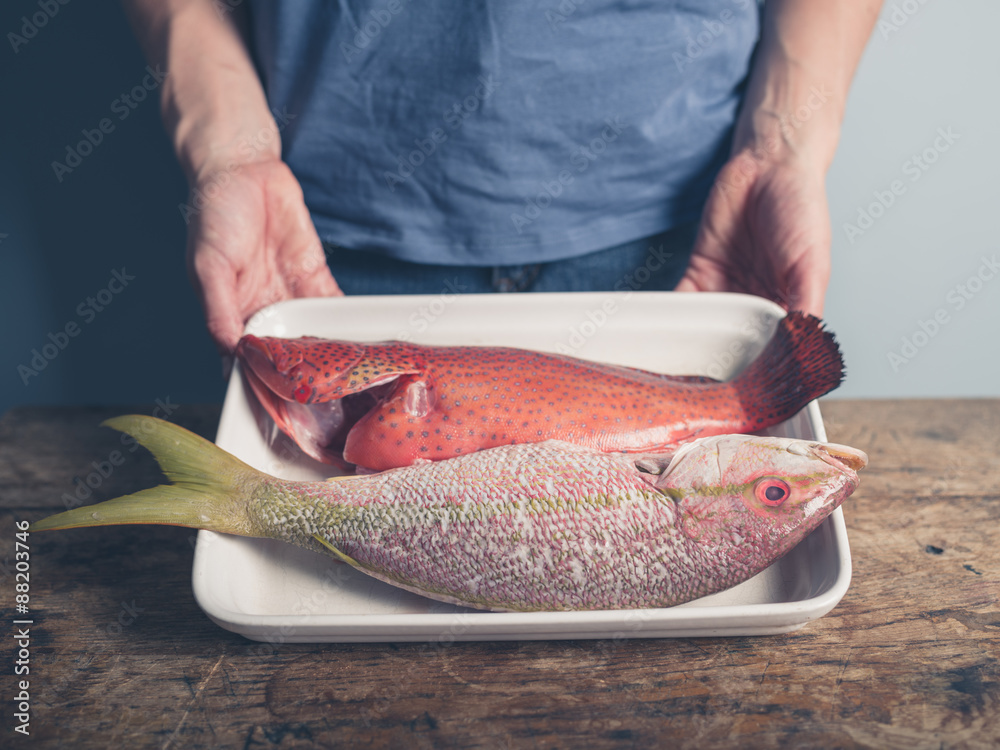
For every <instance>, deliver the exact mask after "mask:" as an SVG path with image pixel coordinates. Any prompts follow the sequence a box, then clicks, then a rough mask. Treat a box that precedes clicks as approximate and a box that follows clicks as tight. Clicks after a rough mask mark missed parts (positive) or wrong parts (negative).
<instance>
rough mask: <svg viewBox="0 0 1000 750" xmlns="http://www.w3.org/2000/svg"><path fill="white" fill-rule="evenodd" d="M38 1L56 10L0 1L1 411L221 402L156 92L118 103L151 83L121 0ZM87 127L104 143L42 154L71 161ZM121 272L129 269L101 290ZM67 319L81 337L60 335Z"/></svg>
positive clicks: (181, 194)
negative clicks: (64, 168) (62, 167)
mask: <svg viewBox="0 0 1000 750" xmlns="http://www.w3.org/2000/svg"><path fill="white" fill-rule="evenodd" d="M43 3H45V5H46V6H47V7H49V8H50V10H52V9H53V8H57V9H58V10H57V12H56V13H55V14H54V15H53V16H51V18H50V17H48V16H47V14H46V13H45V11H44V10H43V8H42V6H40V5H39V2H38V0H34V2H29V1H26V0H7V1H6V2H4V3H3V4H2V10H0V33H2V34H3V38H2V39H0V314H2V318H0V320H2V322H0V332H2V336H3V338H2V342H3V346H2V347H0V413H2V412H4V411H6V410H7V409H9V408H10V407H11V406H14V405H17V404H99V403H104V404H113V403H129V402H132V403H135V402H152V401H154V400H155V399H157V398H160V399H166V398H169V399H170V400H171V401H172V402H174V403H192V402H204V401H219V400H221V398H222V395H223V392H224V383H223V381H222V378H221V369H220V365H219V360H218V357H217V356H216V353H215V349H214V346H213V345H212V343H211V340H210V339H209V337H208V334H207V333H206V332H205V329H204V324H203V321H202V316H201V310H200V307H199V306H198V302H197V299H196V298H195V296H194V293H193V291H192V290H191V287H190V284H189V283H188V280H187V274H186V270H185V265H184V242H185V225H184V221H183V219H182V217H181V214H180V212H179V211H178V208H177V206H178V204H179V203H181V202H182V201H184V200H185V198H186V186H185V181H184V177H183V175H182V173H181V171H180V168H179V167H178V166H177V163H176V161H175V159H174V156H173V152H172V150H171V148H170V144H169V142H168V140H167V137H166V135H165V133H164V131H163V128H162V126H161V124H160V117H159V89H158V88H157V89H156V90H153V91H151V92H149V93H148V94H147V95H146V96H145V99H144V100H143V101H141V102H133V104H134V108H132V107H130V106H129V104H127V103H126V102H125V101H123V100H122V99H121V97H122V95H123V94H124V95H126V96H128V95H129V92H130V91H132V89H133V88H134V87H136V86H139V87H140V88H141V87H142V84H143V81H144V79H145V82H146V84H147V85H154V79H153V78H152V77H150V76H149V75H148V73H147V70H146V62H145V60H144V59H143V57H142V53H141V51H140V49H139V47H138V44H137V43H136V42H135V40H134V38H133V36H132V34H131V31H130V29H129V27H128V24H127V22H126V19H125V15H124V13H123V11H122V10H121V8H120V7H119V5H118V4H117V3H114V2H110V1H109V0H99V1H97V2H84V0H70V1H69V2H68V3H67V4H66V5H59V4H58V3H57V2H55V0H52V1H51V3H49V2H48V0H43ZM24 17H27V20H28V21H29V23H30V25H28V26H27V27H26V26H25V19H24ZM33 18H34V20H33ZM43 18H44V19H45V21H46V22H45V25H44V26H37V25H36V24H35V22H34V21H37V20H42V19H43ZM33 29H34V31H35V33H34V34H33V36H31V38H28V35H29V34H31V32H32V30H33ZM15 35H16V36H15ZM18 37H20V39H19V38H18ZM22 40H24V41H23V42H22ZM15 45H16V46H17V50H16V51H15V50H14V46H15ZM139 93H140V92H137V95H138V94H139ZM126 114H127V116H125V115H126ZM105 119H106V121H105V123H104V126H105V130H106V131H109V132H105V133H100V124H101V121H102V120H105ZM84 130H87V131H91V133H90V135H91V139H92V140H95V141H96V140H97V139H98V134H99V133H100V143H99V144H98V145H96V146H94V147H93V148H92V151H91V153H89V154H87V155H86V156H83V157H82V158H81V160H80V162H79V164H78V166H76V167H74V168H72V171H71V172H64V173H62V174H61V175H57V174H56V172H55V170H54V169H53V166H52V163H53V162H55V161H58V162H61V163H64V164H65V163H66V162H67V147H72V148H73V149H74V150H75V149H76V145H77V144H78V143H79V142H80V141H85V134H84V133H83V132H81V131H84ZM81 150H82V151H84V152H86V151H87V147H86V146H84V147H83V148H82V149H81ZM69 158H70V160H71V163H72V162H73V159H72V157H69ZM60 177H61V178H62V179H61V181H60V179H59V178H60ZM122 269H124V270H125V273H126V274H127V276H131V277H134V278H133V279H131V280H129V281H128V284H127V286H124V287H121V282H119V281H116V282H115V283H113V284H111V290H109V282H110V281H111V280H112V278H113V274H114V272H116V271H117V272H118V273H119V274H120V273H121V271H122ZM102 290H104V291H103V292H102ZM112 290H117V291H116V292H115V293H112ZM109 297H110V303H109V304H108V305H107V306H106V307H103V306H102V305H101V300H104V301H107V300H108V299H109ZM88 298H93V299H94V300H95V302H96V305H91V304H90V303H89V302H88ZM81 305H82V307H81ZM98 306H101V307H103V309H101V310H100V311H98V310H97V307H98ZM67 325H69V330H70V332H73V331H77V335H75V336H73V337H69V336H66V335H65V333H63V334H62V335H60V333H59V332H65V330H66V328H67ZM74 326H75V328H74ZM50 334H52V336H53V337H54V338H55V339H56V342H55V343H52V338H51V337H50ZM48 344H51V345H50V346H48V348H47V349H46V348H45V347H46V345H48ZM59 344H65V347H64V348H62V349H60V348H59V346H58V345H59ZM32 350H36V351H37V352H38V353H39V356H40V357H41V358H39V356H34V355H33V351H32ZM53 354H54V355H55V356H54V357H52V358H51V359H48V358H47V357H46V355H50V356H51V355H53ZM43 363H44V364H45V367H44V369H42V368H41V367H40V366H39V365H41V364H43ZM22 366H23V368H30V370H32V371H35V372H37V373H38V374H37V375H32V374H30V373H29V372H28V371H27V369H21V370H20V371H19V367H22ZM25 380H26V381H27V382H25Z"/></svg>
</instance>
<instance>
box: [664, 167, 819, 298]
mask: <svg viewBox="0 0 1000 750" xmlns="http://www.w3.org/2000/svg"><path fill="white" fill-rule="evenodd" d="M773 150H777V149H773ZM824 171H825V170H824V169H822V167H818V166H813V165H812V164H811V163H809V162H805V161H804V160H799V159H797V158H796V157H794V156H791V157H781V158H772V157H771V155H770V154H768V153H767V151H766V150H764V149H761V148H759V149H757V150H756V151H752V150H750V149H749V148H747V149H744V150H742V151H739V152H737V153H736V154H735V155H734V156H733V158H732V159H730V161H729V162H728V163H727V164H726V165H725V166H724V167H723V168H722V171H721V172H720V173H719V175H718V177H717V178H716V181H715V185H714V186H713V187H712V191H711V193H710V194H709V198H708V201H707V203H706V204H705V209H704V212H703V214H702V219H701V226H700V227H699V231H698V238H697V240H696V241H695V246H694V250H693V252H692V255H691V262H690V265H689V266H688V269H687V272H686V273H685V275H684V277H683V278H682V279H681V281H680V283H679V284H678V285H677V290H678V291H718V292H744V293H748V294H756V295H758V296H761V297H766V298H768V299H771V300H774V301H775V302H777V303H778V304H780V305H781V306H782V307H784V308H785V309H786V310H793V309H794V310H803V311H804V312H807V313H811V314H813V315H816V316H817V317H821V316H822V314H823V301H824V297H825V295H826V287H827V283H828V282H829V278H830V243H831V234H830V216H829V210H828V206H827V199H826V189H825V186H824Z"/></svg>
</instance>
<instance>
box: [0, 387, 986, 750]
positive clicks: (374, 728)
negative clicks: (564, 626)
mask: <svg viewBox="0 0 1000 750" xmlns="http://www.w3.org/2000/svg"><path fill="white" fill-rule="evenodd" d="M822 408H823V412H824V417H825V420H826V424H827V428H828V432H829V435H830V439H831V440H834V441H837V442H841V443H846V444H848V445H852V446H856V447H859V448H862V449H864V450H866V451H868V453H869V455H870V457H871V464H870V466H869V468H867V469H866V470H865V471H864V473H863V482H862V486H861V489H860V490H859V491H858V492H857V493H856V494H855V495H854V496H853V497H852V498H851V499H850V500H849V501H848V503H847V505H846V506H845V511H846V519H847V526H848V532H849V536H850V540H851V547H852V554H853V558H854V579H853V583H852V585H851V588H850V590H849V591H848V593H847V595H846V597H845V598H844V599H843V601H842V602H841V603H840V604H839V605H838V606H837V607H836V608H835V609H834V610H833V612H831V613H830V614H829V615H827V616H826V617H824V618H822V619H820V620H818V621H816V622H813V623H810V624H809V625H807V626H806V627H805V628H804V629H803V630H800V631H797V632H795V633H791V634H787V635H782V636H769V637H750V638H724V639H723V638H719V639H709V638H706V639H682V640H631V641H554V642H520V643H517V642H510V643H456V644H451V645H447V644H434V645H431V644H398V645H396V644H345V645H287V644H286V645H275V646H270V645H267V644H260V643H255V642H252V641H248V640H246V639H244V638H243V637H241V636H239V635H235V634H232V633H229V632H226V631H224V630H222V629H220V628H218V627H216V626H215V625H214V624H213V623H212V622H210V621H209V620H208V619H207V618H206V617H205V615H204V614H203V613H202V612H201V610H200V609H199V608H198V605H197V604H196V603H195V600H194V598H193V595H192V591H191V560H192V546H191V544H190V542H191V541H193V538H194V535H193V533H192V532H191V531H189V530H186V529H179V528H174V527H117V528H109V529H103V530H100V531H95V530H92V529H84V530H76V531H65V532H59V533H52V534H34V535H31V537H30V542H29V543H30V554H31V581H30V584H31V591H30V597H31V600H30V604H31V614H30V616H31V617H32V619H33V620H34V622H33V624H32V625H31V626H30V670H31V672H30V675H29V677H28V679H30V691H29V692H30V700H31V704H32V708H31V711H32V713H31V721H30V732H31V739H30V740H28V741H24V738H23V737H21V736H20V735H17V734H15V733H14V732H13V729H12V725H11V713H12V710H11V706H12V704H13V703H14V700H15V697H16V690H17V687H16V686H15V684H14V677H13V672H14V666H13V664H14V659H13V658H12V659H11V660H10V661H9V662H8V664H10V665H11V666H9V667H8V668H6V669H5V672H4V674H5V679H4V681H3V682H2V683H0V684H2V685H3V686H4V688H3V696H2V698H3V702H4V703H3V705H4V715H5V717H6V720H5V722H4V724H5V727H6V728H5V731H6V736H5V738H4V746H5V747H20V746H22V745H21V744H16V743H20V742H24V746H28V742H30V744H31V745H37V744H42V745H48V746H61V747H91V746H96V747H114V746H119V745H121V746H124V747H160V748H167V747H184V748H201V747H206V748H208V747H271V746H274V747H282V748H297V747H315V746H319V747H351V748H353V747H385V746H391V747H463V748H464V747H485V748H506V747H544V748H553V747H558V748H564V747H578V746H581V745H588V746H594V747H630V746H640V747H653V746H661V747H670V746H676V747H693V748H705V747H723V746H735V745H739V746H744V747H746V746H756V747H779V746H780V747H787V746H808V747H824V748H825V747H880V748H901V749H905V750H912V749H913V748H939V747H945V748H960V747H968V748H986V747H997V746H1000V666H998V657H1000V603H998V598H1000V456H998V453H1000V401H994V400H975V401H973V400H969V401H943V400H941V401H827V402H825V403H824V404H823V406H822ZM127 411H145V412H146V413H151V412H152V411H153V409H152V407H151V406H150V407H148V408H145V409H134V408H132V409H129V408H125V407H116V408H28V409H15V410H13V411H11V412H9V413H7V414H6V415H4V417H3V418H2V419H0V495H2V505H3V510H2V513H3V517H4V519H5V522H4V526H3V528H4V530H5V531H4V534H3V539H2V542H0V543H2V551H0V559H4V560H5V561H6V566H5V568H4V570H3V572H0V577H3V578H4V607H5V610H4V611H5V616H6V617H7V622H8V623H9V622H11V621H12V620H14V619H16V618H17V617H18V616H17V615H16V614H15V613H14V611H13V610H12V609H11V606H12V602H13V596H14V594H13V588H14V560H15V554H14V552H15V550H14V541H15V539H14V528H13V524H14V521H15V520H20V519H28V520H35V519H38V518H41V517H42V516H44V515H48V514H49V513H51V512H54V511H56V510H60V509H62V508H63V502H62V499H61V498H62V496H63V494H64V493H68V494H73V493H74V492H75V490H76V486H77V485H75V484H74V481H73V480H74V477H78V478H80V480H81V481H87V480H89V481H90V483H91V484H98V478H100V483H99V484H100V486H98V487H97V489H95V490H94V491H93V497H92V498H90V499H88V502H95V501H97V500H103V499H107V498H109V497H114V496H116V495H119V494H124V493H126V492H131V491H134V490H136V489H139V488H142V487H147V486H151V485H152V484H154V483H156V482H157V481H158V479H159V474H158V471H157V469H156V466H155V463H154V462H153V461H152V459H151V458H150V457H149V456H148V454H145V453H144V452H136V453H135V454H131V455H125V456H124V458H123V463H122V465H121V466H118V467H115V469H114V471H113V472H112V473H111V476H109V477H108V478H107V479H104V478H103V477H101V472H102V468H103V470H104V471H106V470H107V469H108V468H109V467H108V466H107V465H105V466H103V467H102V463H103V462H106V461H108V459H109V457H110V456H111V453H112V451H114V450H115V449H116V448H120V447H121V445H120V443H119V442H118V436H117V434H116V433H113V432H111V431H110V430H105V429H100V428H98V426H97V424H98V422H100V421H101V420H102V419H104V418H106V417H108V416H112V415H115V414H120V413H125V412H127ZM218 417H219V409H218V407H216V406H180V407H178V408H177V409H176V411H175V412H174V414H173V415H172V417H171V418H172V419H173V420H174V421H177V422H179V423H181V424H183V425H185V426H187V427H190V428H192V429H194V430H196V431H197V432H199V433H201V434H203V435H206V436H209V437H212V436H214V431H215V427H216V425H217V422H218ZM95 472H96V474H95ZM81 494H85V493H83V492H82V491H81ZM12 627H13V628H17V627H18V626H12ZM7 644H8V645H7V649H9V653H13V654H15V657H16V654H17V646H16V645H15V646H12V645H11V644H12V639H11V638H8V639H7ZM18 679H25V678H23V677H21V678H18Z"/></svg>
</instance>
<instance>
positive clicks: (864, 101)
mask: <svg viewBox="0 0 1000 750" xmlns="http://www.w3.org/2000/svg"><path fill="white" fill-rule="evenodd" d="M907 11H911V13H909V14H908V13H907ZM914 11H915V12H914ZM901 21H902V23H900V22H901ZM997 28H1000V3H997V2H996V1H995V0H924V1H923V2H920V0H908V1H907V2H902V1H901V0H890V1H889V2H886V3H885V5H884V7H883V9H882V14H881V22H880V25H879V27H877V28H876V29H875V32H874V34H873V36H872V38H871V40H870V41H869V44H868V49H867V51H866V53H865V56H864V59H863V60H862V63H861V66H860V68H859V70H858V73H857V77H856V79H855V84H854V87H853V89H852V92H851V97H850V100H849V103H848V110H847V116H846V120H845V123H844V130H843V137H842V140H841V145H840V149H839V151H838V153H837V157H836V159H835V161H834V164H833V167H832V169H831V171H830V174H829V179H828V180H827V186H828V191H829V197H830V213H831V218H832V222H833V262H834V273H833V279H832V282H831V286H830V291H829V296H828V298H827V307H826V319H827V322H828V324H829V326H830V328H831V329H832V330H833V331H835V332H836V334H837V337H838V339H839V340H840V342H841V344H842V346H843V349H844V353H845V357H846V359H847V366H848V377H847V381H846V383H845V384H844V385H843V386H842V387H841V388H840V389H839V390H838V391H837V392H836V393H835V395H836V396H839V397H906V396H916V397H921V396H1000V343H998V339H1000V337H998V334H997V323H998V322H1000V237H998V231H997V218H998V215H1000V206H998V200H997V199H998V197H1000V185H998V166H1000V99H998V90H1000V89H998V86H997V74H998V73H1000V45H998V44H997V41H996V30H997ZM942 133H945V134H950V135H949V138H944V137H942V136H941V134H942ZM949 140H950V141H951V142H950V143H949ZM925 151H926V152H927V159H928V161H931V160H933V163H927V162H924V166H925V167H926V170H925V171H924V170H923V169H921V167H920V166H918V165H917V164H916V163H915V162H914V160H913V157H914V156H915V155H916V156H917V157H918V158H920V159H921V161H923V159H924V157H923V156H922V155H923V154H924V152H925ZM896 181H898V182H896ZM894 182H896V185H895V186H896V188H897V193H899V195H896V196H891V200H890V195H887V194H886V193H891V191H892V187H893V183H894ZM875 193H881V194H882V199H883V202H885V203H890V204H891V205H889V207H888V208H885V209H884V210H883V211H881V215H880V216H878V217H877V218H874V217H873V218H872V222H871V224H870V226H868V228H867V229H863V234H858V233H855V232H854V230H853V229H849V228H848V227H847V225H853V226H854V227H858V228H861V227H860V226H859V221H861V222H863V223H864V224H865V225H867V224H868V222H867V221H865V220H864V219H863V218H861V217H860V216H859V210H864V211H865V212H866V213H869V215H870V216H871V215H873V214H879V213H880V211H879V207H878V206H876V207H875V208H874V210H872V211H870V212H869V206H870V205H871V204H872V203H878V202H879V201H878V196H876V195H875ZM984 261H985V262H984ZM977 274H978V275H979V278H977ZM984 279H985V280H984ZM935 316H937V320H935ZM907 342H908V344H909V345H908V344H907ZM890 355H893V356H891V357H890Z"/></svg>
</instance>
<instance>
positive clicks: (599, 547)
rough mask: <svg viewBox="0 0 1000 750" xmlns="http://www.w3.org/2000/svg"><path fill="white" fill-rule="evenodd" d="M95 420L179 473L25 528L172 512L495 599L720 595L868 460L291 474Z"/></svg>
mask: <svg viewBox="0 0 1000 750" xmlns="http://www.w3.org/2000/svg"><path fill="white" fill-rule="evenodd" d="M106 424H108V425H109V426H111V427H113V428H115V429H118V430H121V431H123V432H127V433H129V434H131V435H133V436H134V437H135V438H136V439H137V440H138V441H139V442H140V443H141V444H143V445H144V446H146V447H147V448H149V450H151V451H152V453H153V454H154V456H156V458H157V460H158V461H159V462H160V465H161V467H162V468H163V471H164V473H165V474H166V475H167V477H168V478H169V479H170V480H172V481H173V484H172V485H161V486H159V487H154V488H151V489H147V490H142V491H140V492H137V493H135V494H133V495H128V496H126V497H122V498H117V499H115V500H109V501H107V502H104V503H100V504H98V505H95V506H92V507H86V508H77V509H74V510H71V511H68V512H66V513H61V514H59V515H56V516H53V517H50V518H48V519H45V520H43V521H40V522H38V523H36V524H34V525H33V527H32V530H33V531H42V530H46V529H57V528H72V527H79V526H100V525H111V524H122V523H160V524H163V523H166V524H176V525H180V526H190V527H194V528H200V529H211V530H214V531H220V532H225V533H231V534H240V535H243V536H256V537H271V538H275V539H280V540H282V541H285V542H290V543H292V544H297V545H301V546H303V547H307V548H309V549H312V550H315V551H319V552H326V553H329V554H332V555H334V556H335V557H337V558H338V559H340V560H342V561H344V562H346V563H348V564H350V565H352V566H353V567H355V568H357V569H358V570H361V571H363V572H365V573H367V574H369V575H371V576H374V577H375V578H378V579H380V580H382V581H386V582H388V583H390V584H393V585H396V586H400V587H402V588H404V589H407V590H410V591H415V592H417V593H420V594H423V595H425V596H428V597H430V598H432V599H438V600H441V601H446V602H453V603H458V604H462V605H465V606H470V607H476V608H481V609H491V610H517V611H525V610H584V609H622V608H647V607H667V606H672V605H675V604H680V603H682V602H686V601H689V600H692V599H696V598H698V597H701V596H705V595H707V594H711V593H713V592H716V591H720V590H723V589H726V588H729V587H731V586H734V585H736V584H738V583H740V582H742V581H744V580H746V579H748V578H750V577H751V576H753V575H755V574H756V573H758V572H759V571H761V570H763V569H764V568H766V567H767V566H768V565H770V564H771V563H773V562H774V561H775V560H777V559H778V558H780V557H781V556H782V555H784V554H785V553H786V552H788V551H789V550H790V549H791V548H792V547H794V546H795V545H796V544H798V542H799V541H801V540H802V539H803V538H804V537H805V536H806V535H807V534H808V533H809V532H811V531H812V530H813V529H815V528H816V527H817V526H818V525H819V524H820V523H821V522H822V521H823V519H825V518H826V517H827V516H828V515H829V514H830V513H831V512H832V511H833V510H834V509H835V508H836V507H838V506H839V505H840V503H841V502H843V500H844V499H845V498H846V497H848V496H849V495H850V494H851V493H852V492H853V491H854V489H855V488H856V487H857V486H858V475H857V471H858V469H860V468H862V467H863V466H865V464H866V463H867V457H866V456H865V454H864V453H862V452H861V451H858V450H855V449H853V448H848V447H846V446H841V445H834V444H823V443H817V442H811V441H805V440H794V439H790V438H778V437H751V436H744V435H722V436H714V437H708V438H702V439H700V440H697V441H695V442H693V443H690V444H687V445H685V446H683V447H681V448H680V449H679V450H678V451H677V453H676V454H675V455H673V457H672V459H670V460H669V463H668V462H667V459H665V458H663V457H656V456H652V457H650V456H635V455H631V456H630V455H625V454H621V453H599V452H595V451H592V450H589V449H586V448H581V447H579V446H574V445H570V444H568V443H561V442H557V441H547V442H542V443H533V444H518V445H507V446H501V447H498V448H493V449H490V450H485V451H480V452H477V453H472V454H469V455H465V456H459V457H457V458H453V459H449V460H446V461H439V462H433V463H427V464H421V465H417V466H409V467H403V468H399V469H393V470H390V471H386V472H383V473H381V474H372V475H364V476H352V477H338V478H334V479H330V480H327V481H318V482H294V481H287V480H282V479H277V478H275V477H272V476H269V475H267V474H264V473H262V472H260V471H258V470H256V469H253V468H251V467H250V466H247V465H246V464H244V463H243V462H241V461H239V460H238V459H236V458H235V457H233V456H231V455H229V454H228V453H226V452H225V451H223V450H222V449H220V448H218V447H217V446H215V445H213V444H212V443H210V442H208V441H206V440H204V439H203V438H200V437H198V436H196V435H194V434H193V433H190V432H188V431H186V430H184V429H183V428H180V427H177V426H176V425H172V424H169V423H167V422H162V421H160V420H156V419H153V418H152V417H141V416H127V417H118V418H116V419H112V420H109V421H108V422H107V423H106ZM640 467H642V468H640ZM651 468H652V469H653V470H654V473H650V472H649V469H651ZM644 469H645V470H644ZM658 469H662V471H661V472H660V473H655V471H656V470H658Z"/></svg>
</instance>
